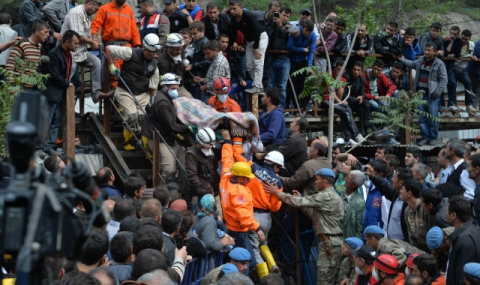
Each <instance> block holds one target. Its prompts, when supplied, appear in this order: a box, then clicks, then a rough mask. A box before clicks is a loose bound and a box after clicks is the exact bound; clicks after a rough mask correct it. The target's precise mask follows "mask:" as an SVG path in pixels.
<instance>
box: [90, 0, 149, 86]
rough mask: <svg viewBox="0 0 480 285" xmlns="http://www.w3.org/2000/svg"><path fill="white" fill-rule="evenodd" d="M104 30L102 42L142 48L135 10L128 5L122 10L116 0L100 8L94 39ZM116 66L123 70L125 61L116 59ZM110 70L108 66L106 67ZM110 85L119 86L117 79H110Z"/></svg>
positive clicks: (94, 23) (94, 24) (95, 22)
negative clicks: (116, 42)
mask: <svg viewBox="0 0 480 285" xmlns="http://www.w3.org/2000/svg"><path fill="white" fill-rule="evenodd" d="M100 29H102V42H103V44H107V43H109V42H114V41H118V42H122V41H124V42H126V44H123V46H129V47H133V46H140V45H141V44H142V43H141V41H140V33H139V32H138V29H137V24H136V23H135V16H134V15H133V10H132V8H130V6H128V5H127V4H123V5H122V7H121V8H119V7H117V5H115V0H113V1H112V2H110V3H107V4H105V5H103V6H101V7H100V9H99V10H98V12H97V14H95V18H94V19H93V21H92V25H91V33H92V38H95V37H97V35H98V31H99V30H100ZM114 64H115V66H116V67H117V68H118V69H119V70H121V68H122V64H123V61H122V60H121V59H115V62H114ZM105 68H106V69H107V70H108V66H107V65H105ZM110 84H111V86H112V88H116V87H117V86H118V80H117V78H116V77H114V76H111V77H110Z"/></svg>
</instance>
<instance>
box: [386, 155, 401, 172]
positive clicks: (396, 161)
mask: <svg viewBox="0 0 480 285" xmlns="http://www.w3.org/2000/svg"><path fill="white" fill-rule="evenodd" d="M385 161H389V162H387V164H388V165H389V166H390V167H392V166H393V167H395V169H396V168H397V167H398V166H399V165H400V160H399V159H398V156H396V155H395V154H387V155H385Z"/></svg>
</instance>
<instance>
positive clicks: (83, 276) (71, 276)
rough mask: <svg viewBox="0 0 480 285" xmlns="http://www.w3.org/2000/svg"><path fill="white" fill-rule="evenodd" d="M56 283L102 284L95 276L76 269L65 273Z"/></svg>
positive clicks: (64, 284)
mask: <svg viewBox="0 0 480 285" xmlns="http://www.w3.org/2000/svg"><path fill="white" fill-rule="evenodd" d="M58 285H102V283H100V281H98V279H97V278H95V277H93V276H91V275H88V274H87V273H85V272H83V271H78V270H76V271H71V272H69V273H67V274H65V276H63V278H62V279H61V280H60V282H59V283H58Z"/></svg>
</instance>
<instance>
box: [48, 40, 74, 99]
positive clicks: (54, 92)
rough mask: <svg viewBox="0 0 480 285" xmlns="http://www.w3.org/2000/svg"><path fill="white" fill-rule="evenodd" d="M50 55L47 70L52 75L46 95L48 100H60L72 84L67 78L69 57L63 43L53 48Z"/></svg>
mask: <svg viewBox="0 0 480 285" xmlns="http://www.w3.org/2000/svg"><path fill="white" fill-rule="evenodd" d="M48 57H49V58H50V61H49V62H48V65H47V70H46V72H47V73H50V77H49V78H48V80H47V83H46V87H47V90H46V92H45V95H46V97H47V100H48V101H51V102H60V101H62V99H63V96H64V94H65V92H66V91H67V88H68V86H69V85H70V81H69V80H68V79H67V57H66V56H65V53H64V52H63V50H62V46H61V45H58V46H56V47H55V48H53V49H52V50H51V51H50V52H49V53H48ZM72 63H73V60H72Z"/></svg>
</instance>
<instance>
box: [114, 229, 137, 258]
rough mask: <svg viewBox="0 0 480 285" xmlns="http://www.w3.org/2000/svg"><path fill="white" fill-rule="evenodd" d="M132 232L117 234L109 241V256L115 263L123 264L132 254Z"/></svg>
mask: <svg viewBox="0 0 480 285" xmlns="http://www.w3.org/2000/svg"><path fill="white" fill-rule="evenodd" d="M132 241H133V233H132V232H119V233H117V234H116V235H114V236H113V238H112V240H111V241H110V254H111V255H112V258H113V261H115V262H117V263H125V261H126V260H127V259H128V257H130V255H131V254H132Z"/></svg>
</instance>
